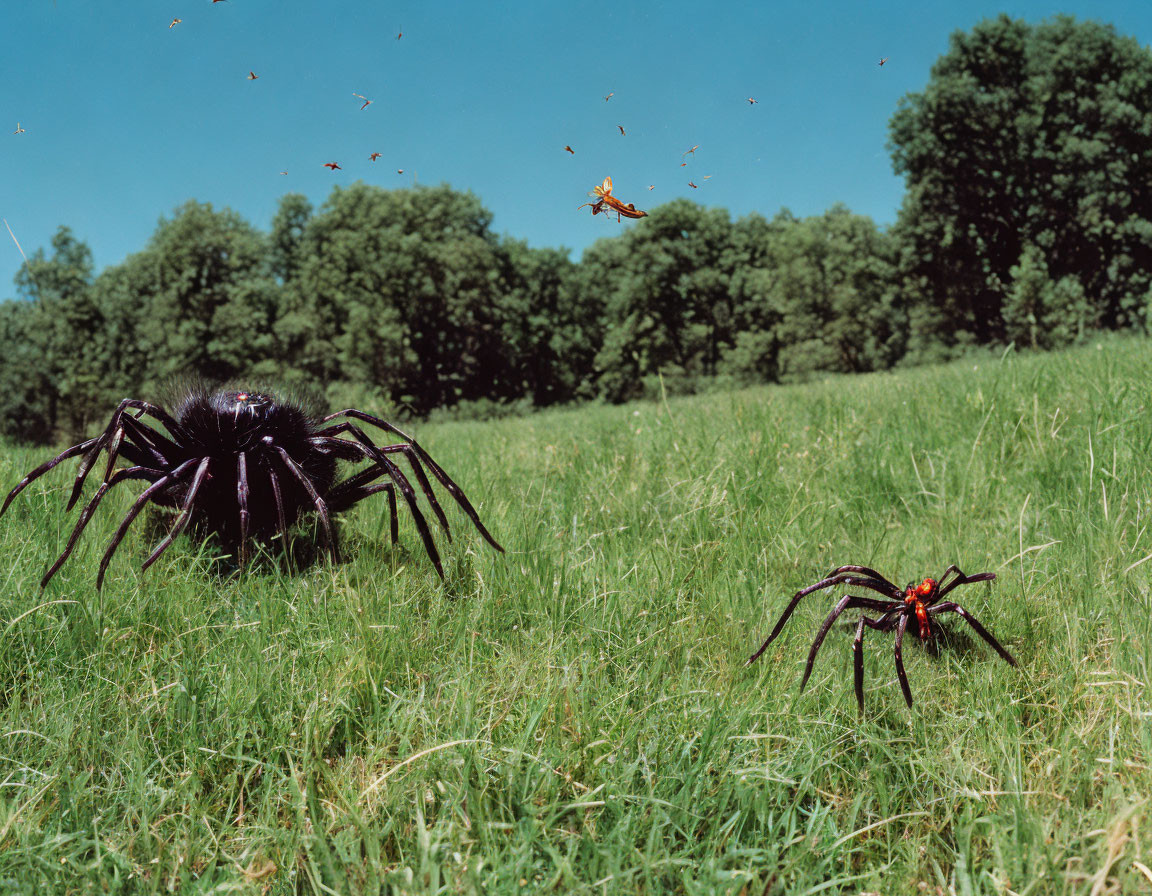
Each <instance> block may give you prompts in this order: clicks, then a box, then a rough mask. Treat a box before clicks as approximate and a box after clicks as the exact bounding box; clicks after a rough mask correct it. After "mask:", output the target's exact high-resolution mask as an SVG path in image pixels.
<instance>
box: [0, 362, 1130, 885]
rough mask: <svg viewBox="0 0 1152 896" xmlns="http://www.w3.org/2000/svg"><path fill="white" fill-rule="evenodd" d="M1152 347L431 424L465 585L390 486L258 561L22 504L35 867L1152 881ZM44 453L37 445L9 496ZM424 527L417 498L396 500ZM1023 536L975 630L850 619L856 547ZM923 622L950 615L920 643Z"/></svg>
mask: <svg viewBox="0 0 1152 896" xmlns="http://www.w3.org/2000/svg"><path fill="white" fill-rule="evenodd" d="M1150 383H1152V353H1150V352H1149V345H1148V343H1147V342H1145V341H1139V340H1127V341H1117V342H1106V343H1104V345H1103V347H1101V348H1097V347H1095V346H1092V347H1087V348H1084V349H1079V350H1076V351H1071V352H1067V353H1063V354H1058V355H1049V356H1036V357H1014V356H1009V357H1008V358H1006V359H1003V360H999V359H995V358H991V357H989V359H988V360H981V361H979V362H972V361H969V362H967V363H965V364H956V365H952V366H947V367H940V368H927V369H917V370H909V371H904V372H898V373H887V374H877V375H872V376H862V377H856V378H845V379H833V380H828V381H826V382H820V383H814V384H809V385H805V386H795V387H786V388H761V389H752V390H747V391H741V392H736V393H732V394H723V395H709V396H701V397H696V398H691V399H677V400H670V401H668V402H660V403H654V404H636V405H628V406H624V407H591V408H585V409H581V410H574V411H566V412H554V413H545V414H539V415H536V416H532V417H527V418H522V419H515V420H505V421H500V422H495V423H468V424H464V423H458V424H443V425H438V426H422V427H414V429H417V435H418V437H419V438H420V439H421V442H422V443H423V444H424V445H425V447H427V448H428V449H429V450H430V451H431V452H432V454H433V455H434V456H435V457H436V458H437V459H438V460H439V461H440V462H441V464H442V465H443V466H444V467H445V468H446V469H447V470H448V471H449V472H450V473H451V474H452V475H453V476H454V477H455V478H456V479H457V481H459V482H460V483H461V484H462V485H463V486H464V488H465V489H466V490H467V492H468V493H469V495H470V496H471V497H472V498H473V499H474V501H476V503H477V504H478V506H479V507H480V510H481V513H482V515H483V517H484V519H485V521H486V523H487V524H488V525H489V527H490V528H491V530H492V531H493V533H494V534H495V535H496V537H497V538H498V539H500V540H501V541H502V542H503V543H504V544H505V545H506V546H507V548H508V553H507V554H506V555H503V556H501V555H498V554H496V553H495V552H494V551H492V550H490V549H489V548H488V547H487V545H485V544H484V543H483V541H482V540H481V539H480V538H479V536H478V535H477V534H476V533H475V532H474V531H472V530H471V529H470V525H469V523H468V521H467V519H466V518H465V517H464V516H463V515H462V514H460V513H454V514H452V515H451V518H452V521H453V524H454V527H453V529H454V535H455V543H454V544H453V545H451V546H448V545H447V544H445V543H444V540H443V538H442V537H441V538H440V539H439V540H440V541H441V543H442V544H443V546H444V548H445V555H446V567H447V571H448V582H447V584H446V585H441V584H440V583H439V581H438V580H437V578H436V576H435V573H434V572H433V570H432V567H431V565H430V564H429V562H428V561H427V558H425V557H424V556H423V555H422V552H421V549H420V546H419V539H418V538H417V536H416V533H415V531H414V529H413V528H412V526H411V524H410V521H404V524H403V526H402V531H401V539H402V546H401V548H400V549H398V550H396V551H393V550H391V549H390V548H389V547H388V545H387V529H386V525H385V526H384V528H383V530H381V522H382V520H381V510H382V506H383V504H384V502H383V501H381V502H380V503H379V504H378V505H375V506H374V505H373V504H372V503H371V502H366V503H365V504H363V505H361V506H360V507H359V508H358V509H357V511H356V512H355V513H352V514H349V515H348V516H347V517H346V518H345V521H344V526H343V529H342V532H343V537H344V541H345V547H346V553H347V554H349V555H350V559H349V561H348V562H347V563H345V564H344V565H341V566H338V567H332V566H331V565H330V564H328V563H326V562H325V563H321V564H319V565H315V566H312V567H311V568H309V569H307V570H306V571H305V572H303V573H301V574H299V575H289V574H288V573H286V572H284V571H281V570H280V568H279V567H278V566H277V565H276V564H274V563H266V564H265V565H264V566H262V567H260V568H259V569H257V570H255V571H250V572H249V573H248V574H247V575H246V576H244V577H241V578H237V577H234V576H233V577H230V578H229V577H221V576H220V575H219V574H218V573H217V572H215V571H214V568H213V563H212V557H211V555H210V552H209V551H208V550H207V549H204V548H198V547H197V546H196V545H195V544H193V543H191V542H188V541H187V540H181V541H180V542H178V544H177V545H176V546H175V547H174V549H173V550H172V551H170V552H169V554H168V555H166V556H165V558H164V559H162V560H161V561H160V562H159V563H157V564H156V566H154V567H153V568H152V569H150V570H149V571H148V572H147V573H146V574H143V575H141V574H140V573H139V572H138V567H139V565H140V562H141V561H142V560H143V558H144V557H145V556H147V553H148V550H149V548H150V546H151V543H153V542H154V541H155V540H156V537H155V536H154V534H153V537H152V538H151V541H150V540H149V537H148V533H147V532H146V530H145V527H144V526H141V527H140V529H139V531H135V530H134V531H133V532H132V533H130V535H129V536H128V538H127V539H126V540H125V542H124V545H123V546H122V549H121V551H120V553H119V554H118V555H117V557H116V559H115V560H114V561H113V564H112V566H111V568H110V570H109V574H108V579H107V581H106V584H105V588H104V592H103V594H102V595H101V594H97V593H96V591H95V589H94V582H95V574H96V565H97V563H98V560H99V552H100V550H101V549H102V545H103V543H105V542H106V541H107V540H108V538H110V537H111V534H112V532H113V530H114V529H115V525H116V521H117V518H118V516H119V515H121V514H122V513H123V512H124V510H125V509H126V507H127V504H128V489H126V490H125V493H124V494H123V495H121V497H120V500H119V502H118V503H117V502H116V501H112V500H109V501H107V502H106V504H105V506H103V507H102V508H101V513H100V514H99V516H98V518H97V519H96V520H95V521H94V522H93V524H92V525H91V526H90V528H89V531H88V532H87V533H86V535H85V539H84V542H83V543H82V546H81V548H80V549H78V551H77V553H76V555H75V556H74V557H73V559H72V560H70V561H69V563H68V564H67V565H66V566H65V567H64V568H63V570H62V571H61V573H60V574H59V575H58V576H57V578H56V579H55V580H54V581H53V583H52V585H51V586H50V587H49V589H48V590H47V591H45V592H40V591H39V589H38V582H39V577H40V575H41V574H42V573H43V571H44V569H45V568H46V567H47V566H48V564H49V563H51V561H52V560H53V559H54V557H55V556H56V554H57V553H58V552H59V551H60V550H61V548H62V547H63V544H64V540H65V539H66V537H67V534H68V532H69V531H70V528H71V519H72V517H70V516H69V515H67V514H65V513H64V511H63V506H64V502H65V500H66V495H67V491H66V482H67V471H66V470H62V471H60V473H59V475H53V476H51V477H46V478H45V479H43V480H41V481H40V482H38V483H37V484H36V485H35V486H33V487H32V488H30V489H29V490H28V491H27V492H26V493H25V494H24V495H22V496H21V497H20V498H19V499H18V500H17V502H16V503H15V504H14V505H13V507H12V508H11V509H10V510H9V512H8V513H7V514H6V515H5V516H4V518H3V519H0V551H2V556H3V557H4V560H5V563H4V564H3V567H2V569H0V572H2V574H3V577H4V578H3V588H2V590H0V625H3V626H4V635H3V639H2V641H0V785H2V786H0V891H3V892H37V893H42V892H133V893H135V892H174V891H177V892H214V893H222V892H242V893H243V892H248V893H265V892H268V893H297V892H300V893H341V894H343V893H357V892H372V893H375V892H394V893H438V892H443V893H478V892H486V893H520V892H549V893H551V892H576V893H580V892H583V893H622V892H642V893H666V892H673V893H676V892H679V893H732V894H751V896H759V894H761V893H766V894H783V893H789V894H792V893H811V892H827V893H840V892H848V893H854V892H876V893H885V894H890V893H904V892H907V893H915V892H921V891H925V892H929V893H935V892H949V893H950V892H955V893H958V894H977V893H989V894H991V893H997V894H1002V893H1028V894H1038V893H1069V894H1081V893H1082V894H1086V896H1087V894H1093V896H1095V894H1102V893H1144V892H1148V888H1149V887H1152V872H1149V871H1148V868H1149V866H1152V847H1150V846H1149V843H1150V841H1149V840H1148V832H1149V831H1150V830H1152V804H1150V803H1149V797H1148V794H1152V771H1150V769H1149V762H1152V698H1150V694H1149V661H1150V657H1152V599H1150V596H1149V585H1150V582H1152V559H1149V555H1152V534H1150V532H1149V523H1150V521H1152V477H1150V472H1152V470H1150V460H1152V417H1150V414H1149V384H1150ZM45 453H46V452H44V451H31V450H26V449H10V450H8V451H7V452H5V453H4V455H3V457H0V483H2V488H3V489H4V490H6V489H8V488H10V487H11V485H12V484H14V483H15V482H16V481H17V480H18V479H19V477H20V476H21V475H22V474H23V473H24V472H25V471H26V470H28V469H30V468H31V467H32V466H34V465H35V464H36V463H37V462H38V461H39V459H41V458H42V457H43V456H44V455H45ZM384 522H385V523H386V521H384ZM952 562H956V563H959V564H960V565H961V566H962V567H963V568H964V569H965V570H966V571H967V572H970V573H971V572H982V571H985V570H992V571H995V572H996V573H997V575H998V578H997V580H996V581H995V582H993V583H991V584H990V585H984V584H980V585H973V586H968V587H965V588H963V589H961V590H959V591H957V592H956V597H957V599H959V600H960V601H961V602H962V603H964V605H965V606H967V607H968V608H969V609H970V610H971V611H972V612H973V613H974V614H975V615H976V616H977V617H978V618H980V619H981V620H982V621H983V622H984V623H985V624H986V626H987V627H988V628H989V629H990V630H991V631H992V633H993V634H994V635H995V636H996V637H997V638H999V639H1000V640H1001V641H1002V642H1003V643H1004V644H1005V645H1006V646H1007V647H1008V648H1009V649H1010V650H1011V651H1013V653H1014V654H1015V655H1016V656H1017V658H1018V659H1019V660H1020V667H1019V668H1018V669H1012V668H1010V667H1009V666H1007V665H1006V664H1005V663H1004V662H1002V661H1001V660H1000V659H999V657H997V656H996V655H995V654H994V653H993V652H992V651H991V650H990V649H988V648H987V646H986V645H985V644H984V643H983V642H982V641H980V640H979V638H977V637H975V635H974V634H973V633H972V632H971V631H970V630H968V629H966V628H964V627H962V623H960V621H959V620H958V619H956V618H955V617H949V618H947V621H946V622H945V626H946V627H947V628H948V630H949V632H950V636H949V638H948V642H947V644H946V645H945V646H944V649H943V650H942V652H941V655H940V656H939V657H938V658H932V657H929V656H928V655H927V654H926V653H925V651H924V650H922V649H921V648H920V645H919V644H918V643H911V644H907V645H906V648H905V661H906V663H907V666H908V671H909V676H910V679H911V685H912V691H913V694H914V696H915V698H916V705H915V708H914V709H913V710H912V711H909V710H908V708H907V707H906V706H905V704H904V701H903V699H902V697H901V695H900V692H899V688H898V686H897V684H896V679H895V673H894V669H893V664H892V643H891V636H884V635H880V634H878V633H872V634H871V635H870V636H869V638H868V639H867V640H866V642H865V647H866V659H865V676H866V679H865V680H866V714H865V717H864V718H863V719H860V718H859V717H858V715H857V712H856V704H855V698H854V696H853V692H852V671H851V631H850V629H849V628H848V627H847V626H844V627H839V626H838V627H837V628H835V629H834V630H833V632H832V633H831V635H830V636H829V638H828V640H827V642H826V643H825V646H824V648H823V651H822V654H821V656H820V658H819V660H818V662H817V664H816V668H815V673H814V675H813V678H812V681H811V682H810V683H809V686H808V689H807V690H806V692H805V693H804V694H803V695H797V693H796V690H797V686H798V684H799V681H800V675H801V672H802V669H803V660H804V657H805V655H806V654H807V651H808V647H809V644H810V643H811V639H812V637H813V635H814V633H815V629H816V627H817V626H818V625H819V621H820V620H821V619H822V618H823V616H824V615H825V614H826V613H827V611H828V609H829V607H830V606H831V603H832V602H833V601H834V594H832V593H829V592H824V593H819V594H816V595H813V596H812V597H810V598H808V599H807V601H806V602H805V603H804V604H802V605H801V607H800V609H799V610H798V611H797V613H796V614H795V616H794V617H793V619H792V620H791V621H790V622H789V623H788V627H787V628H786V629H785V631H784V633H783V635H782V636H781V638H780V639H779V640H778V641H777V642H776V643H774V644H773V645H772V647H771V648H770V650H769V651H768V652H767V654H766V655H765V656H764V657H763V658H762V659H761V661H760V662H759V663H758V664H756V665H754V666H751V667H744V666H743V662H744V660H745V659H746V657H747V656H748V655H749V654H750V653H751V652H752V650H753V649H755V647H756V646H758V644H759V643H760V641H761V640H762V639H763V637H764V636H765V635H766V634H767V632H768V630H769V629H770V628H771V626H772V624H773V623H774V622H775V620H776V618H777V617H778V615H779V613H780V612H781V610H782V609H783V606H784V604H785V603H786V601H787V598H788V597H789V596H790V595H791V594H792V592H794V591H795V590H796V589H798V588H800V587H802V586H803V585H806V584H809V583H811V582H813V581H816V579H817V578H818V577H819V576H821V575H822V574H824V573H826V571H827V570H828V569H829V568H831V567H832V566H835V565H837V564H841V563H861V564H867V565H870V566H874V567H876V568H878V569H879V570H880V571H882V572H884V573H886V574H887V575H889V576H890V577H891V578H893V579H895V580H896V581H897V582H898V583H900V584H903V583H904V582H905V581H908V580H911V579H919V578H920V577H923V576H925V575H938V574H939V573H940V572H941V571H943V569H944V567H945V566H947V565H948V564H949V563H952ZM911 640H913V641H914V639H911Z"/></svg>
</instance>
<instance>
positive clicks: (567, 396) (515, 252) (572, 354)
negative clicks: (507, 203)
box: [500, 239, 601, 406]
mask: <svg viewBox="0 0 1152 896" xmlns="http://www.w3.org/2000/svg"><path fill="white" fill-rule="evenodd" d="M501 248H502V250H503V252H504V254H505V256H506V262H507V264H508V268H509V270H508V274H507V276H506V281H507V283H508V284H509V287H508V290H507V292H506V293H505V295H503V296H502V297H501V298H500V322H501V324H500V325H501V331H502V340H503V344H504V346H505V351H506V352H507V353H508V357H509V358H510V360H511V362H512V366H513V368H514V370H513V371H512V373H511V374H510V376H511V378H512V380H513V381H514V382H516V383H518V384H519V385H518V388H517V390H516V391H517V392H518V394H522V395H525V396H527V397H529V398H531V400H532V403H533V404H535V405H538V406H543V405H549V404H555V403H557V402H564V401H571V400H572V399H574V398H577V397H579V396H583V397H590V396H591V394H592V386H591V383H590V382H589V373H590V371H591V370H592V361H593V359H594V358H595V356H596V352H597V351H598V349H599V347H600V341H599V338H598V336H599V317H600V310H601V304H600V301H599V294H598V293H596V292H595V291H593V290H581V289H579V288H578V285H577V283H576V265H575V264H574V263H573V262H572V261H571V260H570V259H569V257H568V253H567V252H566V251H565V250H563V249H531V248H529V247H528V245H527V244H526V243H524V242H521V241H519V240H510V239H505V240H504V241H503V243H502V247H501Z"/></svg>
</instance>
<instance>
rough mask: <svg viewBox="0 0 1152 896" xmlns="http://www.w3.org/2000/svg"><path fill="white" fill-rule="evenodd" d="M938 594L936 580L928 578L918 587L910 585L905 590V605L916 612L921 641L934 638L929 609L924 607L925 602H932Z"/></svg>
mask: <svg viewBox="0 0 1152 896" xmlns="http://www.w3.org/2000/svg"><path fill="white" fill-rule="evenodd" d="M935 592H936V580H935V579H933V578H927V579H925V580H924V581H923V582H921V583H920V584H919V585H917V586H915V587H914V586H912V585H909V586H908V587H907V588H906V589H905V594H906V596H905V598H904V603H906V604H907V605H908V606H910V607H912V608H913V609H914V610H915V612H916V621H917V622H918V623H919V624H920V632H919V634H920V640H921V641H927V640H928V639H929V638H931V637H932V625H931V623H929V622H928V608H927V607H926V606H925V605H924V601H926V600H927V601H929V602H931V598H932V595H933V594H934V593H935Z"/></svg>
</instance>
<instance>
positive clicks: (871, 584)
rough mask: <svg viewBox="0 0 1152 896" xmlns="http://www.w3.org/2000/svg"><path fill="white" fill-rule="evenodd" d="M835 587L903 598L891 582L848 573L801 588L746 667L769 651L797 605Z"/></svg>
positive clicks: (891, 598) (890, 598) (891, 597)
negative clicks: (865, 589)
mask: <svg viewBox="0 0 1152 896" xmlns="http://www.w3.org/2000/svg"><path fill="white" fill-rule="evenodd" d="M833 585H857V586H859V587H861V588H870V589H871V590H873V591H878V592H879V593H880V594H883V595H884V596H885V597H887V598H888V599H889V600H900V599H901V596H902V592H901V591H900V589H899V588H897V587H896V586H895V585H892V583H891V582H881V581H878V580H876V579H862V578H857V577H856V576H853V575H849V574H848V573H838V574H836V575H832V576H829V577H828V578H826V579H822V580H821V581H819V582H817V583H816V584H815V585H809V586H808V587H807V588H801V589H800V590H799V591H797V592H796V593H795V594H794V595H793V596H792V600H791V601H789V602H788V606H787V607H785V608H784V613H783V614H782V615H781V616H780V619H779V620H778V621H777V623H776V626H775V628H773V629H772V634H770V635H769V636H768V638H767V640H765V641H764V643H763V644H761V645H760V649H759V650H757V651H756V652H755V653H754V654H752V656H750V657H749V658H748V662H747V663H745V664H744V665H745V666H747V665H749V664H750V663H754V662H756V660H758V659H759V658H760V654H762V653H763V652H764V651H765V650H767V649H768V645H769V644H771V643H772V642H773V641H775V640H776V636H777V635H778V634H780V631H781V630H782V629H783V628H784V623H786V622H787V621H788V619H789V617H790V616H791V615H792V612H793V611H794V610H795V609H796V606H797V604H799V603H800V601H801V600H803V599H804V598H805V597H807V596H808V595H809V594H811V593H812V592H813V591H819V590H820V589H821V588H831V587H832V586H833Z"/></svg>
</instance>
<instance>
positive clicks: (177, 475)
mask: <svg viewBox="0 0 1152 896" xmlns="http://www.w3.org/2000/svg"><path fill="white" fill-rule="evenodd" d="M194 463H196V458H194V457H193V458H190V459H188V460H186V461H184V463H182V464H180V466H178V467H177V468H176V469H174V470H173V471H172V472H170V473H169V474H168V475H166V476H162V477H161V478H160V479H157V480H156V481H155V482H153V483H152V484H151V485H150V486H148V488H146V489H144V491H142V492H140V494H139V496H137V498H136V500H135V501H134V502H133V503H132V506H131V507H129V508H128V513H126V514H125V515H124V519H123V520H121V521H120V526H119V528H117V529H116V532H115V533H114V534H113V536H112V540H111V541H110V542H109V543H108V549H107V550H106V551H105V552H104V556H103V557H102V558H101V560H100V569H99V571H98V572H97V573H96V590H97V591H99V590H100V588H101V587H102V586H103V584H104V573H105V572H107V571H108V564H109V563H111V562H112V555H113V554H114V553H116V548H117V547H119V546H120V542H121V541H122V540H123V538H124V535H125V533H126V532H127V531H128V527H129V526H131V525H132V521H133V520H134V519H136V517H137V516H138V515H139V514H140V511H141V510H143V509H144V505H145V504H147V503H148V502H149V500H151V498H152V496H153V495H154V494H156V492H158V491H160V489H162V488H164V487H165V486H166V485H171V484H172V483H173V482H176V481H177V480H179V479H182V478H184V475H185V474H186V473H187V472H188V471H189V470H190V469H191V468H192V464H194Z"/></svg>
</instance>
